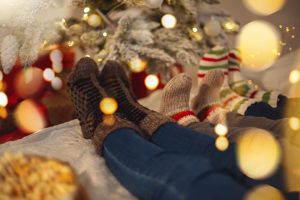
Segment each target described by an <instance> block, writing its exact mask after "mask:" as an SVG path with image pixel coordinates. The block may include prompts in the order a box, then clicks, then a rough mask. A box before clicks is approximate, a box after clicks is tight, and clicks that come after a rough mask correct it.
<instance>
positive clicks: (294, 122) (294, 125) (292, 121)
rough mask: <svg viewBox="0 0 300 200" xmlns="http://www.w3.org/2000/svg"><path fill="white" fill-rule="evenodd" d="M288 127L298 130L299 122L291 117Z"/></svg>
mask: <svg viewBox="0 0 300 200" xmlns="http://www.w3.org/2000/svg"><path fill="white" fill-rule="evenodd" d="M289 125H290V127H291V129H293V130H295V131H297V130H299V129H300V120H299V119H298V118H297V117H291V118H290V119H289Z"/></svg>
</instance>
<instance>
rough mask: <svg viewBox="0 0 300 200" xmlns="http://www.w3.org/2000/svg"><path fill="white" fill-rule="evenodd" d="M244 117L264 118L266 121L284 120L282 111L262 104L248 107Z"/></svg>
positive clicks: (284, 116)
mask: <svg viewBox="0 0 300 200" xmlns="http://www.w3.org/2000/svg"><path fill="white" fill-rule="evenodd" d="M245 116H254V117H266V118H268V119H273V120H277V119H283V118H286V115H285V112H284V110H283V109H277V108H272V107H271V106H270V105H268V104H266V103H264V102H258V103H255V104H253V105H251V106H249V107H248V109H247V110H246V112H245Z"/></svg>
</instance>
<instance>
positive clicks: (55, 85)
mask: <svg viewBox="0 0 300 200" xmlns="http://www.w3.org/2000/svg"><path fill="white" fill-rule="evenodd" d="M51 86H52V88H53V89H54V90H60V89H61V88H62V86H63V82H62V80H61V79H60V78H59V77H54V78H53V79H52V81H51Z"/></svg>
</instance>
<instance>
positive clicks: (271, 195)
mask: <svg viewBox="0 0 300 200" xmlns="http://www.w3.org/2000/svg"><path fill="white" fill-rule="evenodd" d="M245 200H284V197H283V195H282V194H281V192H280V191H278V190H277V189H276V188H274V187H271V186H269V185H262V186H258V187H255V188H254V189H252V190H250V192H249V193H248V194H247V195H246V198H245Z"/></svg>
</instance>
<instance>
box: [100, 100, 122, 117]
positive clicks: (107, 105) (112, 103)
mask: <svg viewBox="0 0 300 200" xmlns="http://www.w3.org/2000/svg"><path fill="white" fill-rule="evenodd" d="M99 107H100V110H101V112H103V113H104V114H106V115H112V114H114V113H115V112H116V111H117V109H118V103H117V101H116V100H115V99H114V98H110V97H106V98H103V99H102V101H101V102H100V104H99Z"/></svg>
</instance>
